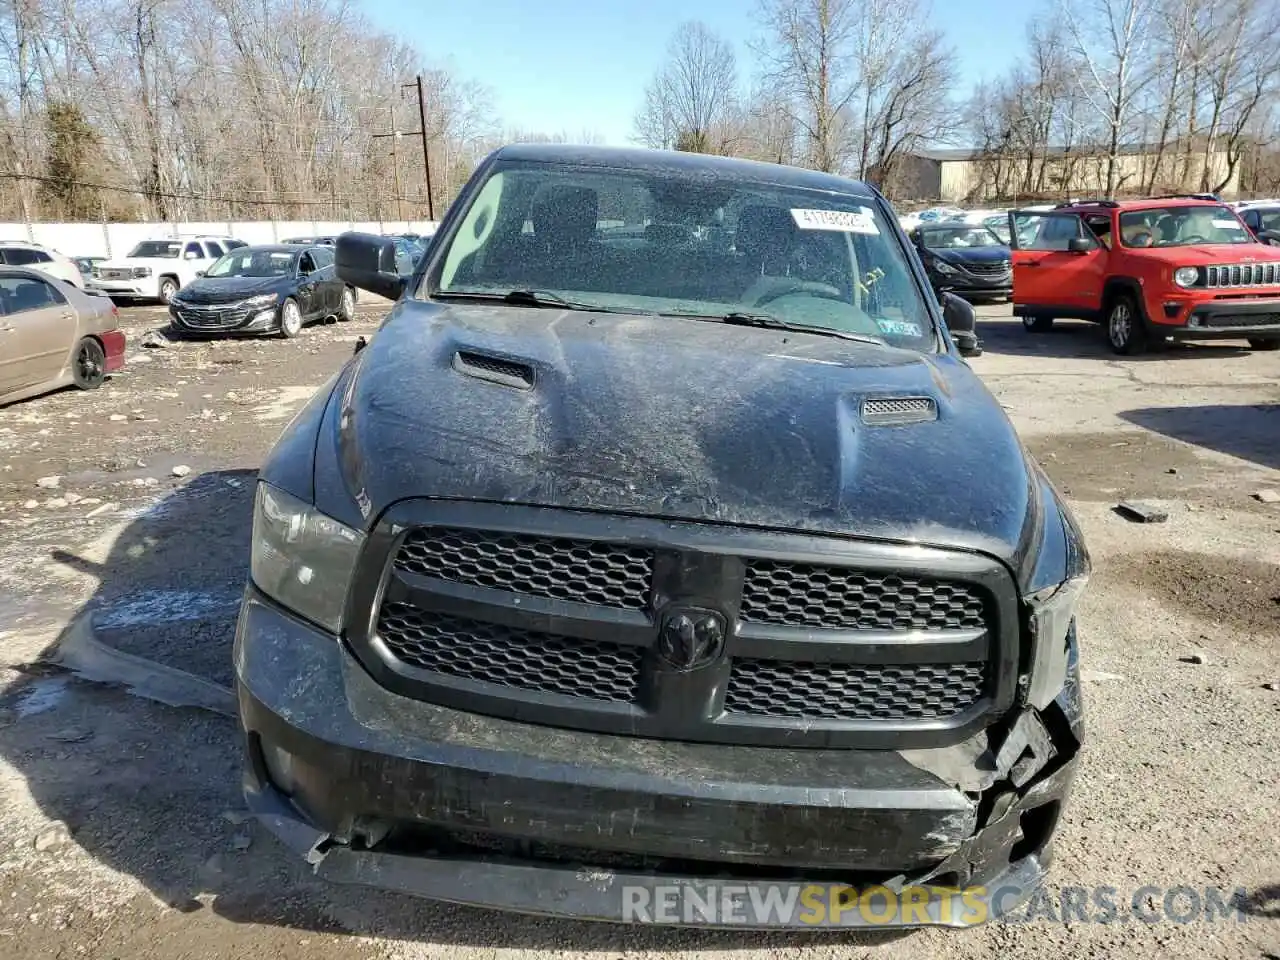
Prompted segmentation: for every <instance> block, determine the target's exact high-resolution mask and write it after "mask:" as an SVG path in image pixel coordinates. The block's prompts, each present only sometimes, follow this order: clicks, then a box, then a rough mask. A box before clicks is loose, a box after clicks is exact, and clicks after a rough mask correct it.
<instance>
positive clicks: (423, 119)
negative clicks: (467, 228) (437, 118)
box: [405, 74, 436, 222]
mask: <svg viewBox="0 0 1280 960" xmlns="http://www.w3.org/2000/svg"><path fill="white" fill-rule="evenodd" d="M405 86H406V87H407V86H416V87H417V88H418V123H419V124H420V126H419V130H418V132H419V133H420V134H421V135H422V168H423V171H424V172H425V173H426V175H427V219H428V220H431V221H432V222H434V221H435V219H436V208H435V201H434V199H433V198H432V196H431V151H430V150H429V149H427V98H426V95H425V94H424V93H423V92H422V74H418V79H417V81H416V82H415V83H414V84H407V83H406V84H405Z"/></svg>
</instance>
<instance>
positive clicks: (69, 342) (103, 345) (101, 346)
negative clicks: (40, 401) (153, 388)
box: [0, 267, 125, 404]
mask: <svg viewBox="0 0 1280 960" xmlns="http://www.w3.org/2000/svg"><path fill="white" fill-rule="evenodd" d="M124 345H125V338H124V333H123V332H121V330H120V313H119V311H118V310H117V309H116V306H115V304H113V303H112V302H111V300H110V299H109V298H108V297H104V296H97V295H95V294H91V293H85V292H84V291H82V290H79V289H77V288H76V287H73V286H72V285H71V284H69V283H64V282H62V281H61V280H57V279H54V278H52V277H49V276H48V275H46V274H43V273H41V272H39V271H37V270H32V269H27V268H23V267H0V404H6V403H13V402H14V401H15V400H25V399H26V398H27V397H34V396H36V395H37V394H41V393H48V392H49V391H51V390H57V389H58V388H59V387H65V386H70V385H72V384H74V385H75V386H77V387H80V388H81V389H83V390H93V389H95V388H97V387H99V386H101V385H102V381H103V380H104V379H105V378H106V376H107V374H110V373H115V372H116V371H118V370H120V369H122V368H123V367H124Z"/></svg>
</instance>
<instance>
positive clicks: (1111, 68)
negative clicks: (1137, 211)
mask: <svg viewBox="0 0 1280 960" xmlns="http://www.w3.org/2000/svg"><path fill="white" fill-rule="evenodd" d="M1061 3H1062V11H1063V13H1064V16H1065V21H1066V24H1067V29H1068V31H1069V33H1070V35H1071V38H1072V40H1073V41H1074V45H1075V52H1076V54H1077V55H1078V56H1079V57H1080V59H1081V61H1082V63H1083V68H1084V69H1083V71H1082V74H1083V84H1084V85H1083V91H1084V95H1085V97H1086V99H1087V100H1088V101H1089V103H1090V105H1091V106H1093V108H1094V109H1095V110H1096V111H1097V112H1098V114H1099V115H1100V116H1101V117H1102V119H1103V121H1104V122H1105V124H1106V130H1107V152H1106V181H1105V186H1104V190H1105V193H1106V196H1108V197H1113V196H1115V193H1116V189H1117V188H1118V187H1119V186H1120V184H1121V179H1122V178H1121V172H1120V154H1121V149H1120V148H1121V146H1122V145H1123V142H1124V139H1125V133H1126V123H1128V121H1129V119H1130V107H1131V106H1132V104H1133V101H1134V98H1135V96H1136V93H1137V87H1138V82H1139V81H1140V79H1141V76H1140V74H1139V73H1138V71H1137V70H1136V69H1135V63H1136V61H1137V59H1138V57H1140V56H1141V55H1142V53H1143V51H1144V49H1145V46H1146V43H1147V39H1148V29H1149V26H1150V21H1151V17H1152V13H1153V11H1154V9H1155V0H1061Z"/></svg>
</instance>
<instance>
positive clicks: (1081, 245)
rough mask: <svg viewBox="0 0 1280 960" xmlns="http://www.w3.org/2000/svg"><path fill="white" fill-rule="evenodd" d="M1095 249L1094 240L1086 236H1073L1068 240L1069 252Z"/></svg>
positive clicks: (1084, 251)
mask: <svg viewBox="0 0 1280 960" xmlns="http://www.w3.org/2000/svg"><path fill="white" fill-rule="evenodd" d="M1092 249H1093V241H1091V240H1088V239H1086V238H1085V237H1072V238H1071V239H1070V240H1068V241H1067V252H1068V253H1088V252H1089V251H1090V250H1092Z"/></svg>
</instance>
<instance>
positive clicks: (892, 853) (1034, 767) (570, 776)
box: [235, 589, 1082, 927]
mask: <svg viewBox="0 0 1280 960" xmlns="http://www.w3.org/2000/svg"><path fill="white" fill-rule="evenodd" d="M235 661H236V673H237V686H238V695H239V706H240V718H241V724H242V726H243V728H244V732H245V768H244V789H245V797H246V801H247V803H248V805H249V807H250V809H251V810H252V811H253V812H254V813H255V814H256V815H257V817H258V819H259V820H260V822H261V823H263V824H264V825H265V826H266V827H267V828H268V829H270V830H271V832H273V833H274V834H275V835H276V836H277V837H278V838H279V839H280V840H281V841H283V842H284V843H285V844H286V845H287V846H288V847H290V848H291V849H292V850H293V851H294V852H295V853H297V854H298V855H299V856H303V857H305V858H306V859H307V860H308V861H309V862H311V863H312V865H313V867H314V869H315V871H316V873H317V874H318V875H320V876H323V877H325V878H327V879H329V880H332V881H335V882H342V883H355V884H364V885H369V886H375V887H381V888H384V889H389V890H396V891H399V892H402V893H408V894H412V895H417V896H422V897H427V898H431V899H437V900H443V901H450V902H454V903H464V904H471V905H477V906H488V907H494V908H498V909H505V910H513V911H519V912H526V913H536V914H544V915H553V916H562V917H566V918H577V919H594V920H605V921H622V920H626V919H628V916H626V915H624V909H623V907H624V904H623V894H622V888H623V887H625V886H629V885H630V886H638V887H647V888H650V889H653V888H656V887H660V886H669V885H676V886H679V887H681V888H685V889H688V890H690V891H692V892H694V893H698V892H699V891H705V890H711V891H714V890H715V889H716V888H718V887H723V885H725V884H726V883H730V882H732V883H734V884H735V885H738V886H739V887H742V886H745V887H748V888H750V887H752V886H756V885H758V886H760V887H762V888H763V887H769V886H774V887H776V886H777V885H778V883H779V882H780V881H785V882H787V883H797V884H808V883H814V884H831V883H833V882H835V883H847V884H850V885H853V886H859V885H861V886H866V885H868V884H879V885H882V886H885V887H888V888H889V889H890V890H898V889H901V888H902V887H904V886H921V885H924V886H928V885H931V884H933V885H937V887H938V888H939V890H940V891H944V890H945V891H954V888H955V887H957V886H961V887H966V888H971V887H978V886H980V887H982V888H983V889H982V890H981V891H980V892H979V893H978V896H979V898H981V899H983V900H984V901H985V902H986V903H985V909H984V910H983V911H982V912H981V916H982V918H983V920H987V919H992V918H995V917H997V916H999V915H1001V914H1002V913H1006V912H1008V911H1009V910H1011V909H1013V908H1015V907H1016V906H1017V905H1019V904H1020V903H1022V902H1023V901H1024V900H1025V899H1026V898H1027V897H1029V896H1030V895H1031V894H1032V892H1034V890H1035V889H1036V888H1037V887H1038V886H1039V885H1040V883H1041V881H1042V879H1043V875H1044V871H1045V869H1046V867H1047V864H1048V862H1049V859H1050V855H1051V854H1050V851H1051V843H1050V841H1051V837H1052V834H1053V832H1054V829H1055V828H1056V825H1057V820H1058V812H1059V810H1060V809H1061V805H1062V802H1063V801H1064V800H1065V798H1066V796H1067V795H1068V793H1069V791H1070V787H1071V781H1072V779H1073V777H1074V773H1075V767H1076V752H1077V749H1078V746H1079V742H1080V737H1081V734H1082V726H1081V722H1080V702H1079V691H1078V684H1077V683H1076V682H1075V679H1074V678H1075V676H1076V670H1075V663H1074V658H1073V661H1072V670H1071V674H1070V676H1071V678H1072V679H1071V680H1070V681H1069V682H1068V684H1067V686H1066V687H1065V688H1064V690H1063V693H1062V694H1061V695H1060V696H1059V698H1058V700H1057V701H1055V703H1054V704H1053V706H1052V707H1051V708H1050V709H1049V710H1048V711H1046V716H1045V718H1043V719H1042V717H1041V716H1040V715H1038V714H1036V713H1035V712H1033V711H1027V712H1025V713H1023V714H1022V715H1021V716H1020V717H1019V718H1018V719H1017V721H1016V722H1015V723H1013V724H1012V725H1006V726H1008V732H1007V733H1005V734H1003V735H1002V736H1001V738H1000V739H999V743H998V745H997V748H996V749H990V748H989V747H988V745H987V735H986V734H985V733H984V734H982V735H980V737H979V738H976V739H975V740H974V741H967V742H966V743H965V744H961V745H958V746H956V747H952V748H945V749H939V750H928V751H912V752H910V753H896V752H891V751H854V750H815V749H801V750H794V751H788V750H780V749H777V748H750V747H745V748H744V747H734V746H724V745H704V744H688V743H674V742H662V741H644V740H637V739H635V738H626V737H615V736H607V735H600V734H590V733H580V732H574V731H567V730H555V729H548V728H542V727H533V726H530V725H526V724H520V723H515V722H511V721H505V720H496V719H492V718H487V717H480V716H476V715H473V714H467V713H463V712H460V711H456V710H450V709H446V708H442V707H437V706H434V705H432V704H427V703H422V702H419V701H415V700H411V699H407V698H405V697H401V696H398V695H396V694H392V693H390V692H388V691H386V690H384V689H383V688H381V687H379V686H378V685H377V684H375V683H374V682H373V681H372V679H370V678H369V676H368V675H367V674H366V673H365V672H364V670H363V669H362V668H361V667H360V665H359V664H358V663H357V662H356V661H355V660H354V658H353V657H351V655H350V654H349V653H347V652H346V651H345V650H344V648H343V647H342V646H341V645H340V644H338V643H337V642H335V640H334V639H333V638H332V637H329V636H326V635H324V634H322V633H319V632H317V631H315V630H314V629H313V628H311V627H309V626H307V625H305V624H303V623H301V622H299V621H298V620H296V619H294V618H293V617H291V616H290V615H288V614H287V613H284V612H283V611H281V610H279V609H278V608H276V607H275V606H274V605H273V604H271V603H270V602H268V601H265V600H263V599H262V598H261V597H260V596H258V595H257V594H256V593H255V592H254V591H253V590H252V589H250V591H249V592H248V593H247V594H246V597H245V602H244V606H243V609H242V612H241V616H240V620H239V624H238V627H237V633H236V645H235ZM979 741H980V742H979ZM477 837H483V838H485V843H488V844H489V846H487V847H486V846H485V845H484V844H483V843H478V842H477V841H474V838H477ZM406 838H411V840H410V839H406ZM458 838H463V839H462V841H461V844H460V842H459V839H458ZM494 844H496V845H494ZM789 923H790V922H789V921H777V922H776V923H775V922H772V920H770V921H764V922H759V923H751V922H748V923H746V924H745V926H756V927H767V926H774V925H788V924H789ZM971 923H972V921H966V920H965V919H964V918H963V917H960V916H947V917H945V918H940V917H939V916H938V915H936V914H935V915H934V917H933V919H932V920H930V921H929V925H933V924H939V925H949V926H967V925H971ZM739 925H744V924H739ZM894 925H901V926H921V925H926V924H924V923H920V922H911V923H905V924H894Z"/></svg>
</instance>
